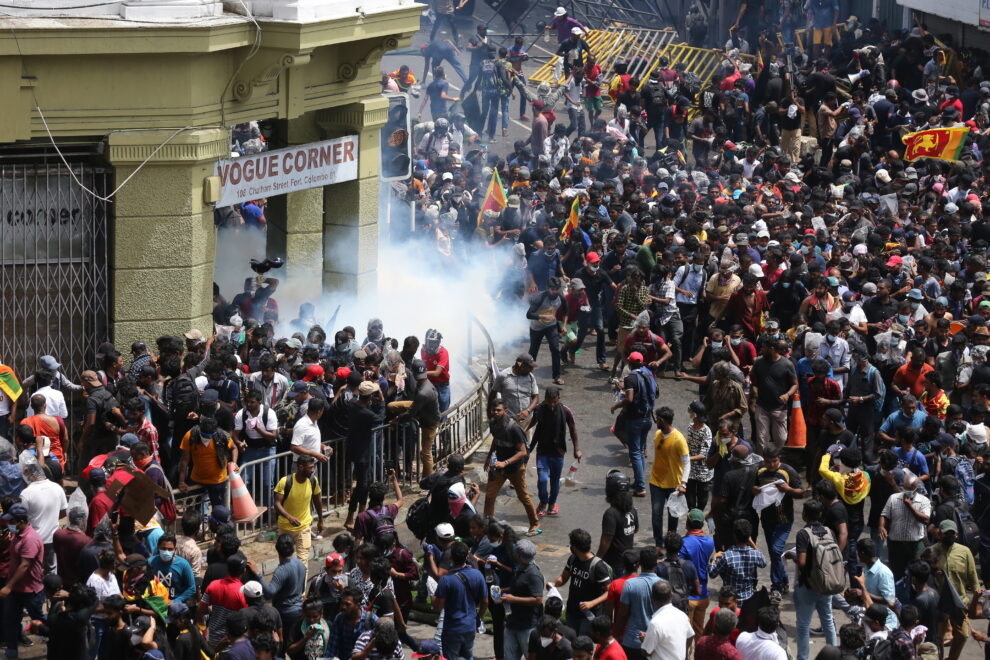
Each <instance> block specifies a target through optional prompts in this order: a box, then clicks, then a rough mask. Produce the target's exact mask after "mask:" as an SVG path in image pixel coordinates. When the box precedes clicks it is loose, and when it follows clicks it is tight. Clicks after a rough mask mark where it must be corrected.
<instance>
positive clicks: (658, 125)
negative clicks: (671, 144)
mask: <svg viewBox="0 0 990 660" xmlns="http://www.w3.org/2000/svg"><path fill="white" fill-rule="evenodd" d="M646 130H647V132H649V131H653V138H654V140H655V141H656V149H657V151H660V150H661V149H663V143H664V139H663V117H662V116H661V117H660V118H659V119H658V120H657V121H656V122H650V123H649V124H647V126H646ZM643 151H646V141H645V140H644V141H643Z"/></svg>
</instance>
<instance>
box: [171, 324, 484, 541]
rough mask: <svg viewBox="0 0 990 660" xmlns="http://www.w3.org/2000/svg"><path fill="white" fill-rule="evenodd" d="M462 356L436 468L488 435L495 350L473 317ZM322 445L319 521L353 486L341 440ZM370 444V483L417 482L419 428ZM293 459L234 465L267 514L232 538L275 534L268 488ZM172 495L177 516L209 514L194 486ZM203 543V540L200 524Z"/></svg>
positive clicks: (405, 425)
mask: <svg viewBox="0 0 990 660" xmlns="http://www.w3.org/2000/svg"><path fill="white" fill-rule="evenodd" d="M474 333H480V335H481V339H482V340H483V341H482V342H480V346H481V348H482V351H481V353H480V354H479V355H477V356H475V355H471V353H473V350H472V347H473V346H474V345H475V344H476V342H475V341H474ZM467 352H468V354H469V355H468V356H467V359H466V360H464V366H465V367H467V368H468V371H469V372H470V373H471V374H472V375H473V376H474V377H475V378H476V383H475V385H474V387H473V388H472V389H471V391H470V392H468V393H467V394H466V395H464V396H463V397H462V398H461V399H460V400H459V401H457V402H456V403H454V404H453V405H451V406H450V408H448V409H447V410H446V411H444V412H443V419H442V420H441V422H440V426H439V428H438V429H437V434H436V439H435V441H434V443H433V459H434V464H435V466H436V467H440V466H443V465H444V464H445V463H446V462H447V459H448V458H449V457H450V455H451V454H454V453H460V454H466V453H468V452H471V451H473V450H474V449H475V448H476V447H477V446H478V445H479V444H480V443H481V442H482V440H484V438H485V435H486V433H487V431H488V392H489V391H490V390H491V386H492V382H493V380H494V375H493V374H492V369H491V365H492V363H493V360H494V357H495V347H494V344H493V343H492V340H491V337H490V336H489V334H488V331H487V330H486V329H485V327H484V326H483V325H481V323H480V322H479V321H478V320H477V319H475V318H473V317H472V318H471V319H470V321H469V330H468V349H467ZM482 360H483V361H482ZM472 363H474V368H473V369H471V366H472ZM323 442H324V444H328V445H330V447H332V448H333V456H331V457H330V459H329V460H328V461H327V462H326V463H324V462H322V461H321V462H317V465H316V474H315V475H314V476H315V477H316V479H317V480H318V482H319V485H320V490H321V499H322V502H323V512H324V518H326V517H328V516H330V515H334V513H335V514H336V515H342V508H343V507H346V506H347V504H348V500H349V499H350V496H351V492H352V490H353V487H354V484H355V482H354V475H353V465H352V463H351V462H350V460H349V459H348V456H347V441H346V439H345V438H343V437H336V438H330V439H327V438H323ZM374 442H375V447H374V448H373V450H372V451H371V452H370V456H369V457H370V465H369V467H370V470H371V473H372V476H371V481H372V482H375V481H382V480H384V479H385V475H386V471H387V469H395V470H396V475H397V476H398V478H399V483H400V484H401V485H402V487H403V488H404V489H405V488H417V487H418V484H419V480H420V479H421V478H422V477H424V476H426V475H422V474H421V466H420V460H419V446H420V433H419V425H418V424H416V423H415V422H411V421H410V422H400V423H398V424H383V425H382V426H379V427H378V428H377V429H375V441H374ZM293 456H294V454H293V453H292V452H290V451H286V452H280V453H275V454H273V455H272V456H269V457H265V458H259V459H255V460H251V461H245V462H241V463H239V464H238V467H239V468H240V475H241V478H242V479H244V484H245V486H246V487H247V490H248V493H249V494H250V495H251V497H252V499H253V500H254V502H255V504H256V505H257V506H258V507H259V509H260V508H261V507H267V510H266V511H265V512H263V513H262V514H261V515H260V516H258V517H257V518H256V519H254V520H250V521H243V522H238V523H237V534H238V536H239V537H240V538H241V539H246V538H250V537H252V536H259V533H264V532H267V531H269V530H275V529H277V519H276V514H275V509H274V489H275V485H276V484H278V481H279V479H281V478H282V477H285V476H290V475H292V474H293V472H294V471H295V470H294V468H293V465H292V463H293V460H292V457H293ZM266 465H267V467H268V472H269V474H270V475H271V478H270V483H269V480H268V478H266V476H265V468H266ZM174 495H175V504H176V509H177V510H178V512H179V515H180V516H181V515H182V512H183V511H185V510H186V509H187V507H194V508H195V507H199V508H200V510H201V511H203V512H204V514H205V513H207V512H208V511H209V502H208V501H206V497H205V493H204V491H203V489H202V488H200V487H195V488H193V487H190V489H189V490H188V491H187V492H186V493H180V492H179V491H178V490H176V491H175V493H174ZM226 505H227V506H228V507H230V488H228V489H227V496H226ZM332 512H333V513H332ZM204 520H205V515H204ZM203 538H204V539H208V538H209V532H208V530H207V529H205V525H204V530H203Z"/></svg>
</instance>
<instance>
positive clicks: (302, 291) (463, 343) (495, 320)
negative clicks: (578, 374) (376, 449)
mask: <svg viewBox="0 0 990 660" xmlns="http://www.w3.org/2000/svg"><path fill="white" fill-rule="evenodd" d="M382 208H384V205H382ZM383 215H384V212H383ZM380 226H381V228H382V231H381V242H380V250H379V263H378V271H377V290H376V291H375V292H373V293H371V294H367V295H360V296H353V295H342V294H339V293H335V292H332V291H329V292H324V293H323V294H322V295H319V294H317V293H316V291H314V282H313V281H312V280H311V279H309V278H295V277H291V276H290V277H288V278H286V277H285V275H286V273H285V272H284V271H275V270H273V271H270V273H269V275H270V276H272V277H277V278H279V280H280V283H279V287H278V290H277V292H276V293H275V295H274V296H273V298H274V299H275V300H276V302H277V303H278V309H279V327H278V328H277V335H278V336H288V335H290V334H292V330H291V329H290V328H289V323H290V322H291V321H292V320H293V319H295V318H297V317H298V314H299V305H300V304H301V303H304V302H311V303H313V304H314V305H315V306H316V314H315V319H316V320H317V321H318V322H319V323H320V325H321V326H322V327H323V329H324V330H325V331H326V332H327V338H328V341H333V335H334V333H335V332H336V331H338V330H341V329H342V328H344V327H345V326H352V327H353V328H354V329H355V333H356V339H357V341H359V342H360V341H362V340H363V339H364V338H365V337H366V336H367V326H368V321H369V320H370V319H372V318H380V319H381V320H382V321H383V324H384V331H385V335H386V336H387V337H394V338H395V339H397V340H398V342H399V347H400V348H401V346H402V340H403V339H404V338H405V337H406V336H409V335H415V336H417V337H418V338H419V340H420V343H421V344H422V342H423V338H424V335H425V334H426V331H427V330H428V329H430V328H436V329H437V330H439V331H440V333H441V334H442V335H443V345H444V346H445V347H446V348H447V351H448V352H449V353H450V359H451V383H452V388H451V389H452V402H456V401H457V400H458V399H459V397H460V396H462V395H463V394H465V393H467V392H468V391H469V390H470V389H471V388H472V387H473V386H474V384H475V380H474V378H473V377H472V376H471V375H470V374H469V373H466V372H465V367H464V365H465V363H466V362H469V361H471V360H472V359H473V360H475V367H476V368H475V369H473V371H474V373H475V374H477V373H479V371H480V369H483V368H485V367H486V362H487V352H486V351H487V341H486V340H485V338H484V335H483V334H482V332H481V331H480V330H479V329H478V327H477V326H476V325H473V322H472V320H471V319H472V317H474V318H476V319H477V320H478V321H479V322H480V323H481V324H482V325H483V326H484V327H485V328H486V329H487V331H488V333H489V334H490V336H491V338H492V341H493V343H494V345H495V348H496V350H498V349H502V348H504V349H513V348H515V347H516V346H518V343H519V342H520V340H522V339H523V338H525V337H527V336H528V328H529V322H528V321H527V320H526V316H525V306H524V305H523V303H522V302H520V301H519V300H518V299H516V298H515V297H514V296H512V295H503V296H500V297H498V298H495V297H494V296H495V295H496V294H497V293H498V292H499V289H500V288H501V283H502V281H503V278H504V276H505V271H506V268H507V267H508V264H509V261H510V258H511V257H510V250H509V248H508V247H506V248H505V249H502V248H499V249H489V248H485V247H480V246H479V247H477V248H476V249H474V250H473V251H472V252H471V254H469V255H467V256H466V257H464V256H456V254H455V256H454V257H449V258H443V257H441V256H440V255H439V253H438V252H437V250H436V247H435V242H434V240H433V239H434V237H433V236H432V235H429V236H426V237H421V236H419V235H417V237H416V238H414V239H412V240H404V241H403V242H402V243H401V244H390V243H388V238H387V234H388V232H387V231H386V227H385V225H384V223H382V224H381V225H380ZM455 242H456V239H455ZM355 250H356V246H353V245H341V244H337V245H334V246H332V248H331V249H329V250H327V253H326V254H325V255H324V258H325V259H329V260H334V261H339V260H347V259H352V258H353V253H354V251H355ZM456 250H458V248H457V247H456V246H455V251H456ZM264 256H265V243H264V234H263V233H262V232H261V231H256V230H244V229H239V230H229V229H224V230H221V231H220V233H219V235H218V237H217V259H216V269H217V270H216V276H215V281H216V282H217V284H218V285H219V286H220V290H221V293H222V294H223V295H224V297H225V298H227V300H230V299H231V298H232V297H233V296H234V295H236V294H237V293H239V292H240V291H241V290H242V288H243V284H244V279H245V278H246V277H250V276H251V275H252V274H253V273H252V271H251V270H250V268H249V266H248V261H249V259H251V258H252V257H253V258H263V257H264ZM287 267H288V268H289V269H290V270H289V272H290V273H291V264H287ZM338 306H339V308H340V309H339V312H337V316H336V318H335V319H334V322H333V324H332V326H331V325H330V324H329V321H330V319H331V317H332V316H333V315H334V313H335V311H336V310H337V308H338ZM469 350H470V352H471V355H470V356H469V355H468V353H469Z"/></svg>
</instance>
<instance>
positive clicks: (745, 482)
mask: <svg viewBox="0 0 990 660" xmlns="http://www.w3.org/2000/svg"><path fill="white" fill-rule="evenodd" d="M756 474H757V472H756V468H754V467H733V468H732V469H730V470H729V471H728V472H726V473H725V477H724V478H723V479H722V480H721V481H720V482H719V483H717V484H716V486H715V494H716V495H718V496H719V497H723V498H725V499H726V500H728V503H727V507H728V512H729V513H730V514H731V515H733V517H734V516H736V515H738V514H739V513H740V512H748V513H750V514H751V515H755V511H753V484H754V483H755V480H756Z"/></svg>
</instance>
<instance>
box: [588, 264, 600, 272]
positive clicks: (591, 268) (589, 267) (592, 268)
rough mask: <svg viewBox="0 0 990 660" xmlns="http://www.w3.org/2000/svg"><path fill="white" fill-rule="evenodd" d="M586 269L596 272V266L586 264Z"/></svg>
mask: <svg viewBox="0 0 990 660" xmlns="http://www.w3.org/2000/svg"><path fill="white" fill-rule="evenodd" d="M588 270H589V271H591V272H592V273H597V272H598V266H588Z"/></svg>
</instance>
